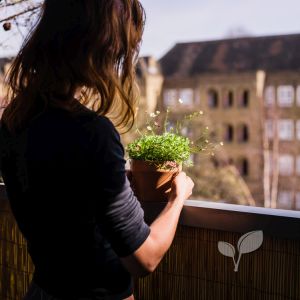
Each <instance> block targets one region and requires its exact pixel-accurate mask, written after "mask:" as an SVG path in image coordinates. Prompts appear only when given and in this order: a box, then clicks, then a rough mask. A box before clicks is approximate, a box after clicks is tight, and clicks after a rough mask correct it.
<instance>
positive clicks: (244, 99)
mask: <svg viewBox="0 0 300 300" xmlns="http://www.w3.org/2000/svg"><path fill="white" fill-rule="evenodd" d="M249 98H250V93H249V91H247V90H245V91H243V93H242V97H241V100H240V107H249V101H250V100H249Z"/></svg>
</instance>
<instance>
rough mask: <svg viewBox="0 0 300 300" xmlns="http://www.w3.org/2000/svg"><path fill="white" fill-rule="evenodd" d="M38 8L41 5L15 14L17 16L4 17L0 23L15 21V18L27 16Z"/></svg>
mask: <svg viewBox="0 0 300 300" xmlns="http://www.w3.org/2000/svg"><path fill="white" fill-rule="evenodd" d="M40 7H41V4H40V5H37V6H33V7H29V8H28V9H26V10H23V11H21V12H19V13H17V14H14V15H11V16H9V17H6V18H4V19H0V23H2V22H7V21H10V20H12V19H15V18H17V17H19V16H22V15H25V14H27V13H29V12H32V11H35V10H38V9H39V8H40Z"/></svg>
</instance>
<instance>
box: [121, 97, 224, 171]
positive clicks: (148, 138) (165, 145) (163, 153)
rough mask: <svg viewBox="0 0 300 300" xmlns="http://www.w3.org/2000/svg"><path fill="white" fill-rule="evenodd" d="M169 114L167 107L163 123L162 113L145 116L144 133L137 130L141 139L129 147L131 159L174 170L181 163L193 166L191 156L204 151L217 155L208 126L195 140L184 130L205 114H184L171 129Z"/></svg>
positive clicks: (200, 112) (169, 110) (127, 149)
mask: <svg viewBox="0 0 300 300" xmlns="http://www.w3.org/2000/svg"><path fill="white" fill-rule="evenodd" d="M179 102H180V100H179ZM180 103H181V102H180ZM170 112H171V109H170V108H167V110H166V114H165V117H164V119H162V120H160V117H161V115H162V114H161V113H160V112H159V111H156V113H151V114H148V113H146V114H147V115H146V126H145V128H144V130H141V129H138V128H136V132H137V133H138V134H139V137H138V138H137V139H135V140H134V141H133V142H132V143H129V144H128V145H127V147H126V152H127V153H128V156H129V158H130V159H135V160H144V161H147V162H150V163H153V164H155V165H156V166H157V167H158V168H161V169H171V168H173V167H174V166H177V165H180V164H182V165H184V166H187V167H189V166H192V165H193V162H192V160H191V155H192V154H195V153H200V152H205V153H208V154H210V155H214V150H215V148H216V146H217V145H216V144H214V143H211V142H210V141H209V128H208V127H205V128H204V129H203V130H201V133H200V135H199V136H198V137H197V138H196V139H195V140H193V139H192V138H191V137H189V136H185V135H184V134H183V133H182V132H183V128H187V127H185V126H187V125H188V124H189V123H190V122H191V121H192V120H193V119H195V118H201V117H202V116H203V112H202V111H199V112H193V113H191V114H188V115H184V117H183V118H182V119H181V121H179V120H177V121H176V126H174V127H172V126H170V121H169V117H170ZM220 144H221V145H222V144H223V143H220Z"/></svg>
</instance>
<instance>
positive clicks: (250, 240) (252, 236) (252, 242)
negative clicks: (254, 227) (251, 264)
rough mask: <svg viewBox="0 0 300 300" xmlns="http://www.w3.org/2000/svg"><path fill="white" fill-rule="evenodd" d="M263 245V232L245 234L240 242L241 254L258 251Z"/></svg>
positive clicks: (239, 249)
mask: <svg viewBox="0 0 300 300" xmlns="http://www.w3.org/2000/svg"><path fill="white" fill-rule="evenodd" d="M262 243H263V232H262V231H251V232H248V233H246V234H244V235H243V236H242V237H241V238H240V239H239V241H238V245H237V246H238V251H239V252H240V254H245V253H250V252H253V251H255V250H257V249H258V248H259V247H260V246H261V245H262Z"/></svg>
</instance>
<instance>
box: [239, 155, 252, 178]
mask: <svg viewBox="0 0 300 300" xmlns="http://www.w3.org/2000/svg"><path fill="white" fill-rule="evenodd" d="M238 170H239V172H240V175H241V176H243V177H245V176H249V161H248V159H247V158H242V159H240V160H239V163H238Z"/></svg>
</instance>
